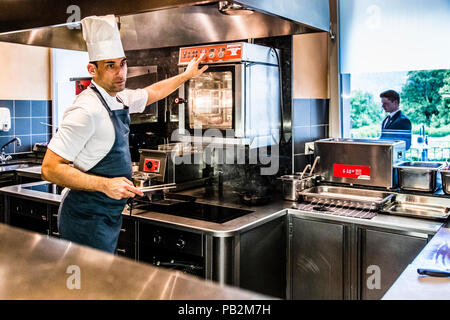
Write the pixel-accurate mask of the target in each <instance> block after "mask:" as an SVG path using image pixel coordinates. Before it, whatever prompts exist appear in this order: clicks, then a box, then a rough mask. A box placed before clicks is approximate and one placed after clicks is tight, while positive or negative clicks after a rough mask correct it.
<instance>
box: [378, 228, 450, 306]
mask: <svg viewBox="0 0 450 320" xmlns="http://www.w3.org/2000/svg"><path fill="white" fill-rule="evenodd" d="M449 246H450V229H449V228H442V229H440V230H439V232H438V233H437V234H436V235H435V236H434V237H433V239H431V241H430V242H429V243H428V244H427V245H426V247H425V248H424V249H423V250H422V251H421V253H420V254H419V255H418V256H417V257H416V258H415V259H414V261H413V262H412V263H411V264H410V265H409V266H408V267H407V268H406V269H405V271H403V273H402V274H401V275H400V277H399V278H398V279H397V280H396V281H395V283H394V284H393V285H392V287H391V288H390V289H389V290H388V291H387V292H386V294H385V295H384V296H383V300H450V278H438V277H428V276H421V275H419V274H418V273H417V268H424V267H426V268H432V269H449V268H450V251H449V248H450V247H449Z"/></svg>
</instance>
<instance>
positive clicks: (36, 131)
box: [0, 100, 52, 154]
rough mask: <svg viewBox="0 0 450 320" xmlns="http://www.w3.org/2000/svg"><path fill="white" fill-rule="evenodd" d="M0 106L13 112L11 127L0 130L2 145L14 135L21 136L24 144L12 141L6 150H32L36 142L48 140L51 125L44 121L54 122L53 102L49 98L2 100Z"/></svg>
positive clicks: (11, 151)
mask: <svg viewBox="0 0 450 320" xmlns="http://www.w3.org/2000/svg"><path fill="white" fill-rule="evenodd" d="M0 107H4V108H8V109H9V110H10V113H11V129H10V130H9V131H0V147H1V146H2V145H4V144H5V143H6V142H8V141H9V140H11V139H12V138H14V137H19V138H20V140H21V141H22V145H21V146H20V147H17V145H16V143H12V144H10V145H9V146H7V147H6V149H5V152H6V153H8V154H10V153H21V152H30V151H32V148H33V145H34V144H35V143H36V142H48V141H50V137H51V127H49V126H46V125H45V124H43V123H48V124H51V122H52V102H51V101H47V100H0Z"/></svg>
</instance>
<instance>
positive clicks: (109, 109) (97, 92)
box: [89, 83, 129, 116]
mask: <svg viewBox="0 0 450 320" xmlns="http://www.w3.org/2000/svg"><path fill="white" fill-rule="evenodd" d="M89 87H90V88H91V89H92V90H94V92H95V93H96V94H97V96H98V98H99V99H100V102H101V103H102V104H103V106H104V107H105V108H106V110H107V111H108V113H109V115H110V116H111V115H112V114H113V112H112V110H111V108H110V107H109V106H108V103H107V102H106V100H105V98H103V96H102V94H101V93H100V91H99V90H98V88H97V87H96V86H95V85H94V84H93V83H91V84H90V86H89ZM116 100H117V101H118V102H120V103H121V104H123V108H124V109H125V110H126V109H129V108H128V106H126V105H125V103H123V101H122V99H120V98H119V97H118V96H116Z"/></svg>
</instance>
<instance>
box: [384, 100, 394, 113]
mask: <svg viewBox="0 0 450 320" xmlns="http://www.w3.org/2000/svg"><path fill="white" fill-rule="evenodd" d="M381 106H382V107H383V109H384V111H386V112H387V113H391V112H394V111H397V110H398V101H391V100H389V99H388V98H381Z"/></svg>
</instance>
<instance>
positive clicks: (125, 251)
mask: <svg viewBox="0 0 450 320" xmlns="http://www.w3.org/2000/svg"><path fill="white" fill-rule="evenodd" d="M116 251H117V252H119V253H123V254H125V253H127V250H125V249H117V250H116Z"/></svg>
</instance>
